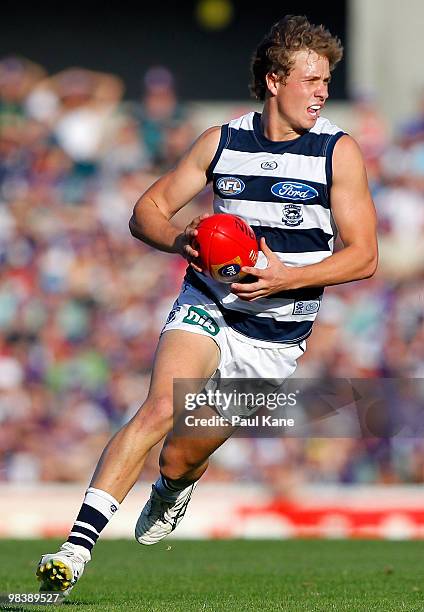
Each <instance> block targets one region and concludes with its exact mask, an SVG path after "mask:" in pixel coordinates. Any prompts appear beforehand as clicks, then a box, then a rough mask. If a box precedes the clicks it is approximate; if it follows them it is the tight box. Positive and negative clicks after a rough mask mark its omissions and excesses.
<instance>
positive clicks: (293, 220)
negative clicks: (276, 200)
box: [281, 204, 303, 227]
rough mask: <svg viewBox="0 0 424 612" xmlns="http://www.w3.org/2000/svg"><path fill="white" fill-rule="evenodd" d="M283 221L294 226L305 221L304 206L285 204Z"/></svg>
mask: <svg viewBox="0 0 424 612" xmlns="http://www.w3.org/2000/svg"><path fill="white" fill-rule="evenodd" d="M281 220H282V222H283V223H284V224H285V225H289V226H291V227H294V226H296V225H300V224H301V223H302V221H303V212H302V207H301V206H299V204H285V205H284V206H283V217H282V219H281Z"/></svg>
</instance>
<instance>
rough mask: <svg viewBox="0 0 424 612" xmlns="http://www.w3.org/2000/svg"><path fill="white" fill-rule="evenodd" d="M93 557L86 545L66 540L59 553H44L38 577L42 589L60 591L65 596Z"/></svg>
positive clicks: (37, 573) (39, 565)
mask: <svg viewBox="0 0 424 612" xmlns="http://www.w3.org/2000/svg"><path fill="white" fill-rule="evenodd" d="M90 559H91V555H90V552H89V551H88V550H87V549H86V548H84V546H77V545H76V544H71V543H70V542H65V543H64V544H62V546H61V547H60V550H59V551H58V552H57V553H53V554H46V555H43V556H42V557H41V559H40V561H39V563H38V568H37V572H36V575H37V578H38V580H39V582H40V583H41V584H40V591H59V592H61V593H62V594H63V595H64V596H66V595H69V593H70V592H71V590H72V589H73V588H74V586H75V585H76V583H77V581H78V580H79V579H80V578H81V576H82V573H83V571H84V567H85V564H86V563H88V562H89V561H90Z"/></svg>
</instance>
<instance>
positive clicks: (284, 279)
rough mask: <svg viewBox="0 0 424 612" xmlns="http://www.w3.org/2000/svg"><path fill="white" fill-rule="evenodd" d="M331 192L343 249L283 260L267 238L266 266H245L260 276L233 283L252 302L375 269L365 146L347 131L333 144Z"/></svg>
mask: <svg viewBox="0 0 424 612" xmlns="http://www.w3.org/2000/svg"><path fill="white" fill-rule="evenodd" d="M330 195H331V208H332V212H333V217H334V220H335V222H336V225H337V228H338V230H339V234H340V238H341V240H342V242H343V247H344V248H343V249H341V250H340V251H338V252H337V253H334V254H333V255H331V256H330V257H328V258H327V259H325V260H324V261H322V262H320V263H316V264H311V265H308V266H300V267H293V266H286V265H284V264H282V263H281V261H280V260H279V259H278V257H277V256H276V255H275V253H273V251H271V250H270V249H269V248H268V246H267V245H266V243H265V240H264V239H263V238H262V239H261V249H262V251H263V252H264V254H265V256H266V258H267V260H268V266H267V267H266V268H265V269H264V270H258V269H257V268H243V271H246V272H248V273H249V274H253V275H254V276H256V277H257V279H258V280H257V281H255V282H253V283H245V284H243V283H234V284H233V285H232V286H231V290H232V291H233V293H235V294H236V295H237V296H238V297H240V298H242V299H245V300H248V301H250V300H253V299H257V298H259V297H264V296H267V295H272V294H273V293H278V292H279V291H285V290H288V289H300V288H302V287H324V286H327V285H338V284H340V283H347V282H349V281H354V280H360V279H362V278H369V277H370V276H372V275H373V274H374V272H375V270H376V268H377V260H378V250H377V236H376V226H377V222H376V214H375V208H374V204H373V201H372V198H371V194H370V192H369V188H368V181H367V175H366V170H365V166H364V162H363V158H362V154H361V151H360V149H359V146H358V145H357V143H356V142H355V141H354V140H353V138H351V137H350V136H347V135H345V136H342V138H340V139H339V140H338V141H337V143H336V146H335V147H334V153H333V185H332V188H331V194H330Z"/></svg>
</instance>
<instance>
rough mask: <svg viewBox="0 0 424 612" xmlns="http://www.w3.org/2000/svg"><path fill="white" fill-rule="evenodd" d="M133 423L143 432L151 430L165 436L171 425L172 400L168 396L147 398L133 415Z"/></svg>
mask: <svg viewBox="0 0 424 612" xmlns="http://www.w3.org/2000/svg"><path fill="white" fill-rule="evenodd" d="M134 421H135V424H136V425H137V426H138V427H140V429H142V430H143V431H146V430H153V431H157V432H163V435H165V434H167V433H168V431H170V430H171V429H172V423H173V403H172V398H171V397H169V396H168V395H164V396H159V397H151V398H150V397H148V398H147V400H146V401H145V402H144V404H143V406H142V407H141V408H140V410H139V411H138V412H137V414H136V415H135V417H134Z"/></svg>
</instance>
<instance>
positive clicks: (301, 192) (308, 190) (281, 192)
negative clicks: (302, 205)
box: [271, 181, 318, 201]
mask: <svg viewBox="0 0 424 612" xmlns="http://www.w3.org/2000/svg"><path fill="white" fill-rule="evenodd" d="M271 191H272V193H273V194H274V195H276V196H277V197H279V198H284V199H286V200H301V201H303V200H311V199H312V198H316V197H317V195H318V191H317V190H316V189H314V188H313V187H311V186H310V185H305V184H304V183H295V182H294V181H282V182H281V183H274V185H273V186H272V187H271Z"/></svg>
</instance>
